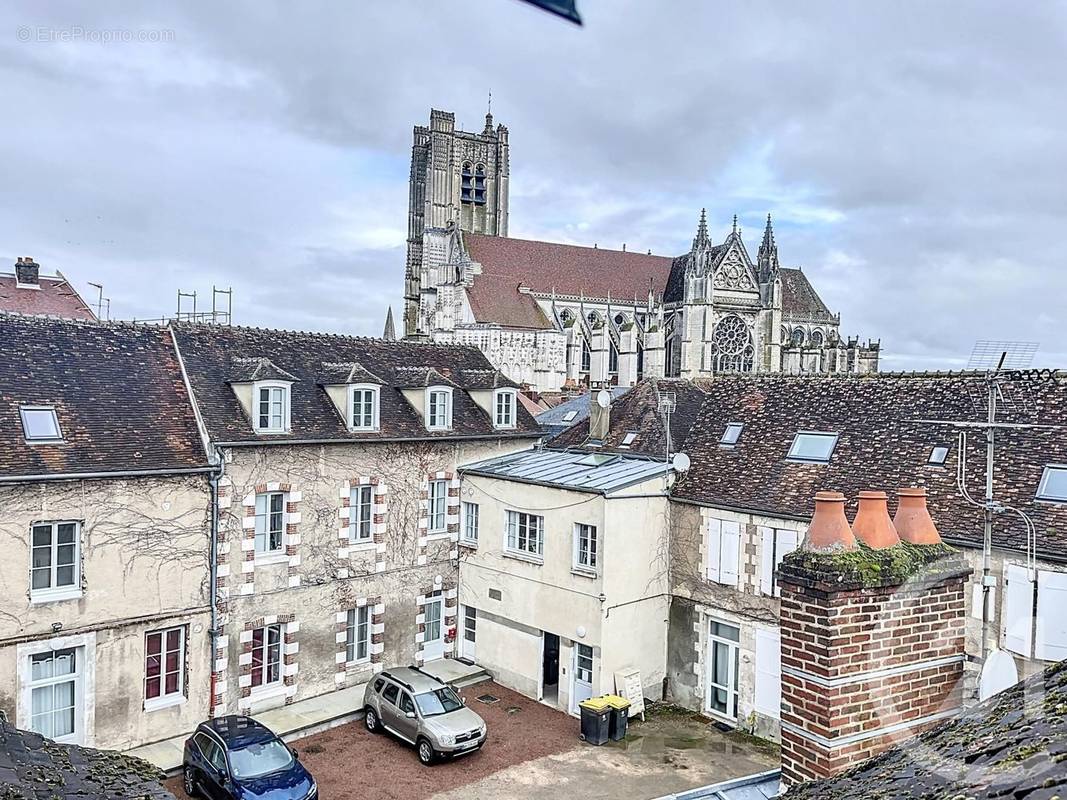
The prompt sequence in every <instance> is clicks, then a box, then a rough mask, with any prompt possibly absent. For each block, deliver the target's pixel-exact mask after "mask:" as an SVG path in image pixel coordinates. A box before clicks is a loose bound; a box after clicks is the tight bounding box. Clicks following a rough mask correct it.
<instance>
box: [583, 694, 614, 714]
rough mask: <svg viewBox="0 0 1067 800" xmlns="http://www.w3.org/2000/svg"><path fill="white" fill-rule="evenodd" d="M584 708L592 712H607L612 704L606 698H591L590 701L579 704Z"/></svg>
mask: <svg viewBox="0 0 1067 800" xmlns="http://www.w3.org/2000/svg"><path fill="white" fill-rule="evenodd" d="M578 705H579V706H581V707H582V708H587V709H589V710H590V711H598V712H599V711H607V710H608V709H609V708H611V707H612V706H611V704H610V703H609V702H608V701H607V698H605V697H590V698H589V699H588V700H583V701H582V702H580V703H579V704H578Z"/></svg>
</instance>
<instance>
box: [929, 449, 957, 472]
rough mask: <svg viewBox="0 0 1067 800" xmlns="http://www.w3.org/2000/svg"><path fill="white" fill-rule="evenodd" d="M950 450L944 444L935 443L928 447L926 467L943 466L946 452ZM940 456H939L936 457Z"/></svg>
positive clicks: (946, 457)
mask: <svg viewBox="0 0 1067 800" xmlns="http://www.w3.org/2000/svg"><path fill="white" fill-rule="evenodd" d="M950 452H952V449H951V448H950V447H949V446H948V445H945V444H935V445H934V446H933V447H931V448H930V456H929V458H927V459H926V466H928V467H943V466H945V462H946V461H948V454H949V453H950ZM938 456H940V458H938Z"/></svg>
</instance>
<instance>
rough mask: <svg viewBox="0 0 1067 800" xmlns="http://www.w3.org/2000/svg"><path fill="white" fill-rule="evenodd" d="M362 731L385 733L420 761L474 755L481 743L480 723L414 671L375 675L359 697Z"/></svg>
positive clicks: (441, 686) (435, 683)
mask: <svg viewBox="0 0 1067 800" xmlns="http://www.w3.org/2000/svg"><path fill="white" fill-rule="evenodd" d="M363 712H364V715H365V716H364V718H363V721H364V723H365V724H366V726H367V730H368V731H370V732H371V733H377V732H378V731H381V730H386V731H389V733H391V734H393V735H394V736H398V737H399V738H401V739H403V740H404V741H405V742H407V743H408V744H412V745H414V746H415V749H416V750H417V751H418V754H419V761H421V762H422V763H423V764H432V763H433V762H434V761H436V760H437V759H438V758H439V757H441V756H459V755H464V754H466V753H473V752H474V751H475V750H478V749H479V748H481V746H482V745H483V744H485V740H486V738H487V737H488V730H487V729H486V726H485V721H484V720H483V719H482V718H481V717H479V716H478V715H477V714H475V713H474V712H473V711H471V710H470V709H469V708H467V706H466V705H465V704H464V701H463V700H462V699H461V698H460V697H459V696H458V695H457V694H456V693H455V692H454V691H452V689H451V688H450V687H449V686H446V685H445V684H443V683H441V681H439V680H437V678H435V677H433V676H432V675H430V674H428V673H426V672H423V671H422V670H420V669H419V668H418V667H398V668H396V669H390V670H387V671H385V672H381V673H379V674H378V675H377V676H376V677H375V678H374V680H372V681H371V682H370V683H369V684H367V690H366V692H364V694H363Z"/></svg>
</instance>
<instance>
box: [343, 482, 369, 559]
mask: <svg viewBox="0 0 1067 800" xmlns="http://www.w3.org/2000/svg"><path fill="white" fill-rule="evenodd" d="M364 498H366V503H364V502H363V501H364ZM364 507H366V509H367V512H368V513H367V518H366V520H363V519H362V518H361V516H360V511H361V510H362V509H363V508H364ZM364 522H365V523H366V529H365V530H360V527H361V525H363V523H364ZM348 541H349V542H350V543H351V544H367V543H369V542H373V541H374V486H373V485H371V484H369V483H361V484H359V485H357V486H353V487H352V488H351V489H350V490H349V493H348Z"/></svg>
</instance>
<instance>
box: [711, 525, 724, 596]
mask: <svg viewBox="0 0 1067 800" xmlns="http://www.w3.org/2000/svg"><path fill="white" fill-rule="evenodd" d="M721 556H722V520H719V519H714V518H713V519H709V520H708V580H709V581H715V582H716V583H718V582H719V562H720V560H721Z"/></svg>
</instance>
